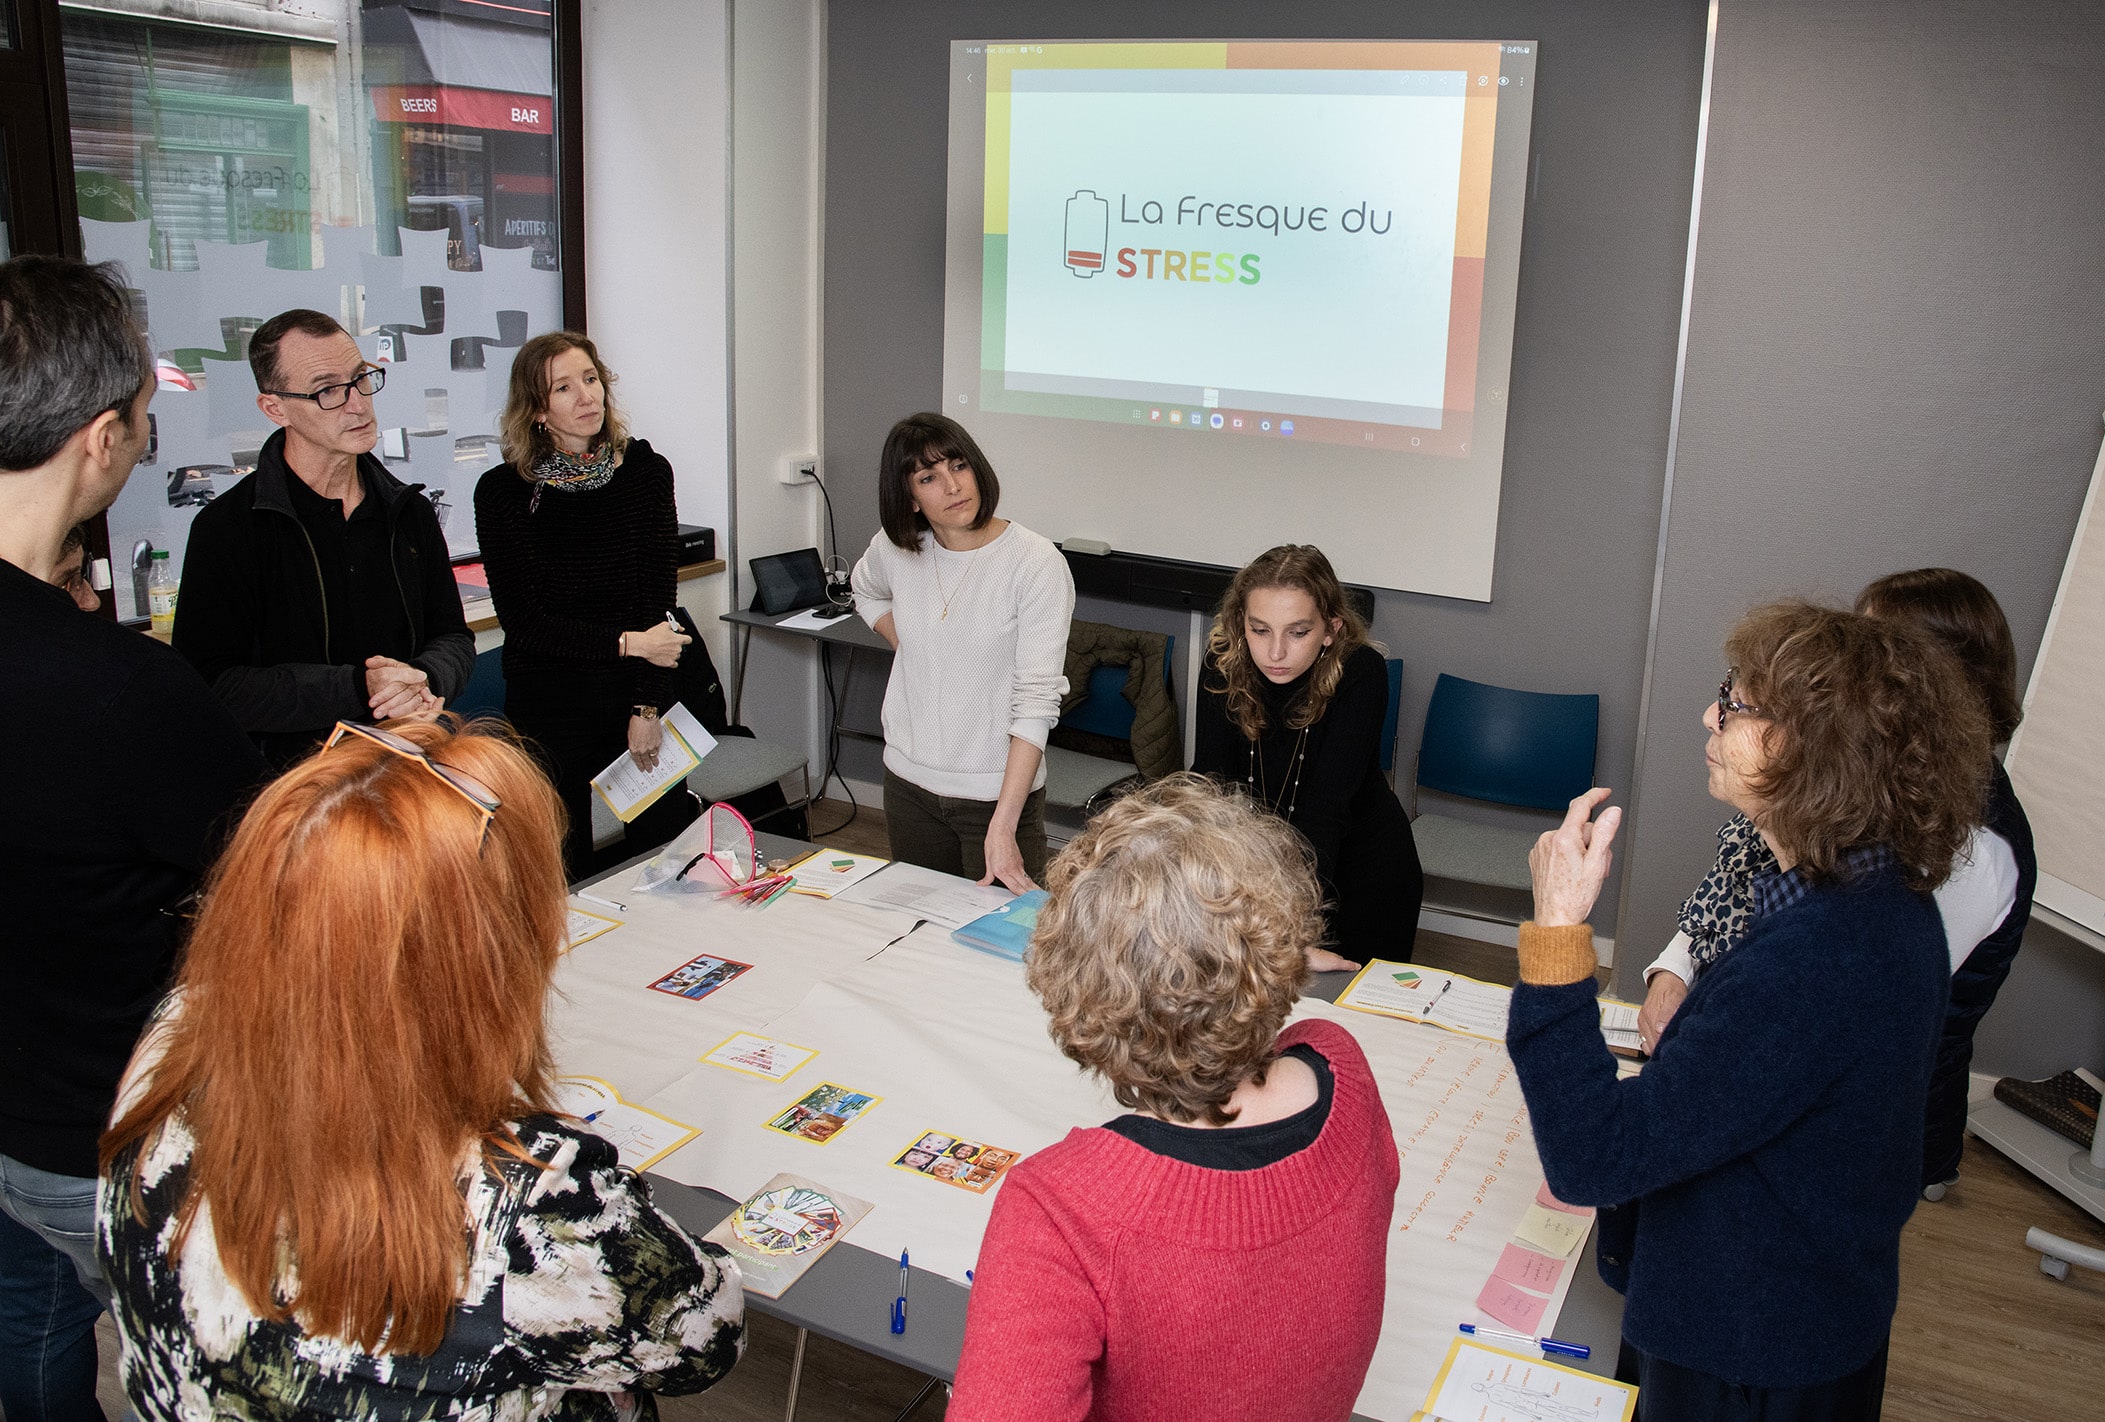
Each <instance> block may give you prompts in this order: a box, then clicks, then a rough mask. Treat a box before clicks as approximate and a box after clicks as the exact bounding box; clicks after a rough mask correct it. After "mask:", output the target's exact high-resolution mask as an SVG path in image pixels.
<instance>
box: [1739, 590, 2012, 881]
mask: <svg viewBox="0 0 2105 1422" xmlns="http://www.w3.org/2000/svg"><path fill="white" fill-rule="evenodd" d="M1725 653H1726V656H1727V657H1728V658H1729V659H1730V660H1731V662H1732V663H1733V664H1734V665H1735V666H1736V667H1737V669H1738V686H1739V694H1740V696H1741V697H1742V698H1743V699H1744V700H1746V701H1748V702H1750V703H1752V704H1753V705H1756V706H1758V707H1760V708H1761V710H1760V715H1761V716H1762V718H1763V719H1764V720H1765V721H1766V722H1767V723H1768V724H1767V726H1766V728H1765V735H1764V737H1763V745H1764V749H1765V750H1766V752H1767V763H1766V764H1765V765H1764V766H1763V767H1762V768H1761V770H1760V771H1759V772H1758V773H1757V774H1755V775H1754V776H1753V777H1752V778H1751V779H1750V780H1749V782H1748V788H1749V789H1751V790H1753V791H1754V793H1755V794H1757V795H1759V796H1761V797H1762V799H1763V800H1764V801H1766V802H1767V803H1766V804H1765V805H1764V806H1763V807H1762V810H1761V811H1760V813H1758V814H1757V815H1755V817H1754V818H1755V822H1756V823H1757V824H1759V825H1760V826H1761V827H1762V829H1763V830H1764V831H1765V832H1767V833H1769V834H1770V835H1772V836H1773V837H1774V838H1775V839H1776V840H1777V842H1778V843H1780V844H1782V845H1784V846H1785V847H1787V848H1788V849H1789V850H1790V851H1791V852H1792V854H1793V855H1795V856H1796V858H1797V861H1798V864H1799V867H1800V868H1801V869H1802V870H1803V871H1804V872H1805V873H1806V875H1807V877H1809V878H1812V879H1816V880H1817V879H1826V878H1830V877H1832V876H1833V875H1834V874H1835V872H1836V870H1837V868H1838V867H1839V865H1840V863H1841V859H1842V855H1843V854H1844V853H1845V852H1846V851H1848V850H1851V849H1855V848H1857V847H1859V846H1862V845H1872V844H1886V845H1890V846H1891V847H1892V849H1893V853H1894V855H1895V857H1897V858H1898V859H1899V860H1900V862H1901V864H1902V866H1903V868H1904V872H1905V873H1906V875H1907V878H1908V882H1909V883H1910V884H1911V885H1912V886H1913V887H1915V888H1917V889H1920V890H1923V891H1925V892H1927V891H1928V890H1931V889H1934V888H1936V887H1937V886H1938V885H1939V884H1942V883H1943V882H1944V881H1945V879H1946V878H1948V877H1949V876H1950V874H1951V870H1952V859H1953V857H1954V856H1955V855H1956V854H1957V853H1958V852H1959V849H1960V847H1961V846H1962V845H1964V844H1965V843H1966V837H1967V835H1968V834H1970V833H1971V832H1972V830H1973V827H1974V826H1975V825H1977V824H1979V823H1980V820H1981V812H1982V808H1983V807H1984V806H1985V805H1986V803H1987V799H1988V776H1989V768H1990V766H1991V764H1992V761H1991V759H1990V756H1991V753H1992V745H1991V742H1990V739H1989V736H1990V732H1989V722H1988V711H1987V708H1986V706H1985V705H1984V704H1983V702H1982V699H1981V697H1980V695H1979V693H1978V692H1977V691H1976V690H1975V689H1974V686H1973V684H1972V682H1971V681H1970V680H1969V679H1968V677H1967V675H1966V672H1965V670H1964V668H1962V667H1961V665H1960V664H1959V660H1958V658H1957V657H1955V656H1953V655H1952V654H1951V652H1950V651H1949V650H1947V649H1946V648H1945V646H1944V645H1943V644H1942V643H1941V642H1939V641H1938V639H1937V638H1936V637H1935V636H1934V635H1932V634H1931V633H1929V632H1927V631H1924V630H1922V629H1921V628H1919V627H1916V626H1914V625H1913V624H1910V623H1905V622H1900V621H1889V620H1885V619H1881V618H1873V617H1866V616H1863V615H1862V614H1860V613H1854V612H1839V611H1836V610H1835V609H1833V608H1826V607H1816V606H1814V605H1813V604H1811V603H1806V602H1780V603H1773V604H1771V605H1770V606H1767V607H1760V608H1756V609H1755V610H1754V611H1753V612H1750V613H1748V614H1747V615H1746V616H1745V617H1744V618H1742V619H1740V623H1739V625H1738V626H1737V627H1735V628H1733V629H1732V635H1731V636H1730V637H1728V638H1727V639H1726V641H1725Z"/></svg>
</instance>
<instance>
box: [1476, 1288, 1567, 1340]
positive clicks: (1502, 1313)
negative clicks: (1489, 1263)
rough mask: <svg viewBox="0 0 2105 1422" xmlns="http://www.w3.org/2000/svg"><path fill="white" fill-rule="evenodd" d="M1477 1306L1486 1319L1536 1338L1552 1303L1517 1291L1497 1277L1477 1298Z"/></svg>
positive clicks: (1524, 1290) (1523, 1291)
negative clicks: (1547, 1309) (1546, 1309)
mask: <svg viewBox="0 0 2105 1422" xmlns="http://www.w3.org/2000/svg"><path fill="white" fill-rule="evenodd" d="M1476 1306H1477V1307H1478V1308H1480V1309H1482V1310H1483V1311H1484V1314H1485V1316H1486V1317H1488V1318H1491V1319H1494V1320H1496V1321H1497V1322H1499V1323H1503V1324H1504V1325H1506V1327H1508V1328H1514V1329H1518V1330H1519V1331H1520V1332H1522V1333H1526V1334H1529V1335H1531V1336H1532V1335H1533V1333H1534V1332H1535V1329H1536V1328H1537V1327H1538V1326H1539V1325H1540V1324H1541V1322H1542V1310H1543V1309H1545V1308H1547V1307H1548V1306H1549V1300H1548V1299H1541V1298H1537V1297H1535V1295H1533V1294H1531V1293H1529V1292H1528V1291H1527V1290H1526V1289H1517V1288H1515V1287H1514V1286H1513V1285H1511V1284H1509V1283H1507V1282H1506V1281H1505V1280H1504V1279H1500V1278H1497V1277H1493V1278H1492V1279H1490V1280H1489V1281H1487V1282H1486V1283H1485V1285H1484V1291H1483V1292H1482V1293H1480V1294H1478V1295H1477V1296H1476Z"/></svg>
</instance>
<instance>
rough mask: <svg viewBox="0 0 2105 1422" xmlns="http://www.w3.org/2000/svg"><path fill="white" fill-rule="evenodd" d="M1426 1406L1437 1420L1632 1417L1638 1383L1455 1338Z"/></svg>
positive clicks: (1607, 1420) (1596, 1421) (1620, 1420)
mask: <svg viewBox="0 0 2105 1422" xmlns="http://www.w3.org/2000/svg"><path fill="white" fill-rule="evenodd" d="M1425 1411H1426V1412H1427V1413H1428V1414H1430V1415H1431V1416H1433V1417H1437V1418H1439V1419H1441V1422H1542V1419H1543V1418H1545V1417H1554V1418H1556V1419H1557V1422H1630V1419H1631V1418H1632V1417H1634V1416H1636V1415H1637V1389H1636V1388H1634V1387H1632V1386H1630V1385H1629V1384H1628V1383H1619V1382H1617V1381H1615V1379H1613V1378H1604V1377H1599V1376H1596V1375H1595V1374H1593V1373H1582V1372H1580V1371H1579V1370H1578V1369H1577V1368H1567V1367H1564V1366H1562V1365H1561V1364H1557V1363H1545V1362H1544V1361H1543V1360H1542V1359H1540V1358H1531V1357H1529V1356H1528V1355H1527V1354H1525V1353H1509V1352H1507V1351H1506V1350H1505V1349H1504V1348H1491V1347H1487V1346H1485V1345H1484V1344H1482V1343H1475V1342H1471V1341H1470V1340H1469V1339H1467V1338H1457V1339H1455V1341H1454V1342H1453V1343H1452V1344H1450V1345H1449V1346H1448V1349H1447V1358H1446V1360H1445V1361H1444V1362H1442V1363H1441V1364H1440V1371H1439V1373H1438V1374H1437V1375H1436V1376H1435V1377H1434V1378H1433V1385H1432V1390H1431V1391H1429V1392H1427V1393H1426V1395H1425Z"/></svg>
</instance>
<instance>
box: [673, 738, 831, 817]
mask: <svg viewBox="0 0 2105 1422" xmlns="http://www.w3.org/2000/svg"><path fill="white" fill-rule="evenodd" d="M792 772H795V773H797V774H801V775H802V776H803V777H804V798H803V799H801V800H792V801H790V802H789V803H788V804H786V805H784V806H783V807H782V809H780V810H773V811H770V812H769V813H770V814H776V815H779V814H781V813H782V812H783V810H794V809H804V810H809V809H810V808H811V762H810V760H809V759H808V758H806V757H805V755H804V754H803V753H802V752H801V751H793V750H791V749H790V748H789V747H788V746H778V745H776V744H775V743H774V742H773V741H758V740H754V739H753V738H752V737H750V736H725V737H723V738H722V739H720V740H719V741H717V743H716V748H715V749H714V750H712V751H710V752H709V754H707V755H705V756H703V757H702V763H701V764H700V765H698V766H696V767H695V768H694V769H693V770H691V771H689V772H688V774H687V789H688V791H689V792H690V793H691V794H693V795H694V796H695V798H697V799H699V800H701V801H702V802H703V803H704V804H714V803H715V802H716V801H718V800H729V799H733V798H735V797H737V796H739V795H744V794H746V793H747V792H749V791H753V790H758V789H760V788H761V787H762V786H765V785H773V784H774V783H775V782H776V781H778V780H780V779H782V778H783V777H784V776H786V775H789V774H791V773H792ZM761 818H762V819H766V818H767V816H766V815H763V816H761Z"/></svg>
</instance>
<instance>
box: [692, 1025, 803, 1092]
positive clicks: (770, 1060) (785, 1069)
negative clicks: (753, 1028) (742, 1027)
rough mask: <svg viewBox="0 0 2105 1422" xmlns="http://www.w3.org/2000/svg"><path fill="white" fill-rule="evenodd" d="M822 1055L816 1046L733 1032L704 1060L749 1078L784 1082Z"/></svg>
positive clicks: (703, 1058) (711, 1049) (710, 1051)
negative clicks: (798, 1069)
mask: <svg viewBox="0 0 2105 1422" xmlns="http://www.w3.org/2000/svg"><path fill="white" fill-rule="evenodd" d="M818 1054H819V1053H818V1049H817V1048H815V1047H800V1046H798V1045H797V1044H796V1043H794V1042H779V1041H777V1040H775V1039H774V1038H773V1037H762V1036H758V1035H756V1034H754V1033H752V1032H733V1033H732V1034H731V1035H730V1036H728V1037H726V1038H724V1040H723V1041H721V1042H718V1043H717V1044H716V1045H715V1046H713V1047H711V1048H710V1049H709V1050H708V1052H706V1053H705V1054H704V1055H703V1057H702V1060H703V1061H705V1062H707V1063H709V1064H710V1065H711V1066H720V1067H728V1068H729V1069H730V1070H732V1071H742V1072H744V1073H745V1074H746V1075H747V1076H759V1077H765V1078H766V1079H767V1080H769V1081H782V1080H784V1079H786V1078H787V1077H789V1076H790V1075H791V1074H793V1073H794V1072H795V1071H796V1070H797V1068H798V1067H801V1066H803V1065H804V1063H806V1062H808V1061H810V1060H811V1059H812V1058H813V1057H815V1056H817V1055H818Z"/></svg>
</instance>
